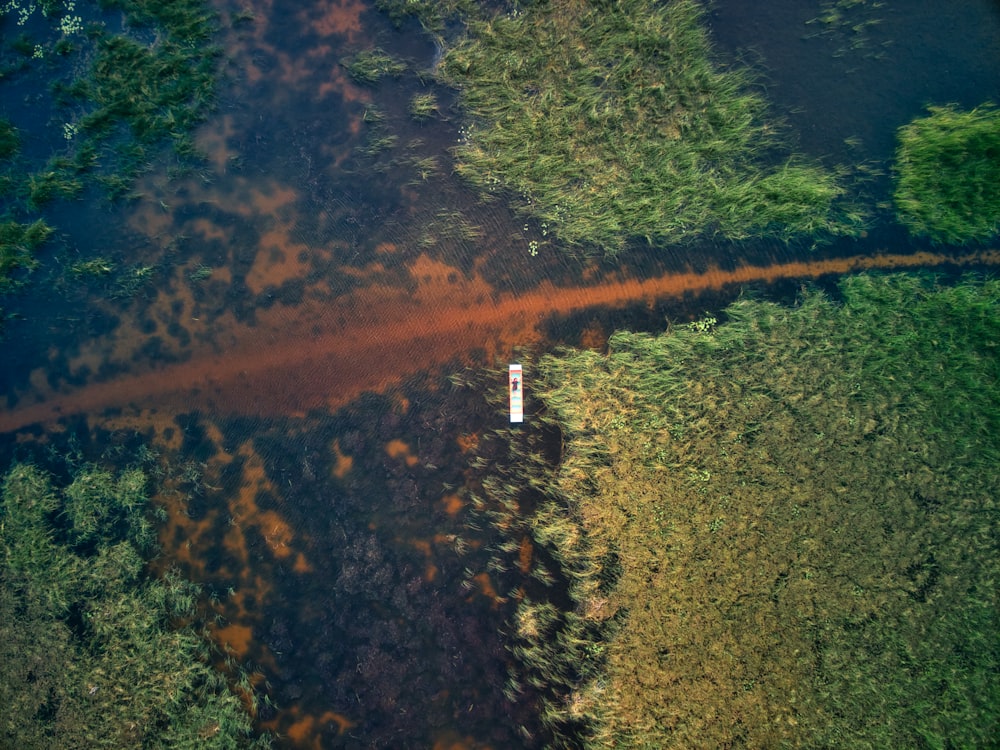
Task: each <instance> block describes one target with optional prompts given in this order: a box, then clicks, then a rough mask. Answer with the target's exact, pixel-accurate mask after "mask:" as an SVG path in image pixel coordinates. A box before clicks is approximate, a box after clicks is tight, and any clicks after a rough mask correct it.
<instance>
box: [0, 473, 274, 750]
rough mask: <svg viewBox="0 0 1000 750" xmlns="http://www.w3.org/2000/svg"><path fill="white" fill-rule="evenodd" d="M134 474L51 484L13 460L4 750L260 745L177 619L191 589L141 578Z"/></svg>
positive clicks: (148, 534)
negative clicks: (11, 749) (9, 749)
mask: <svg viewBox="0 0 1000 750" xmlns="http://www.w3.org/2000/svg"><path fill="white" fill-rule="evenodd" d="M149 510H150V508H149V504H148V501H147V499H146V477H145V475H144V474H143V472H142V471H141V470H138V469H132V470H128V471H125V472H122V473H121V474H118V475H114V474H112V473H110V472H107V471H104V470H101V469H98V468H96V467H84V468H82V469H80V470H78V471H77V472H76V474H75V475H74V476H73V478H72V481H71V482H70V483H69V484H67V485H66V486H57V485H56V484H55V483H54V482H53V481H52V479H51V478H50V477H49V476H48V475H46V474H45V473H44V472H42V471H41V470H39V469H37V468H35V467H33V466H29V465H17V466H14V467H13V468H12V469H11V470H10V471H9V472H8V473H7V474H6V476H5V477H4V478H3V484H2V495H0V550H2V555H0V700H2V701H3V703H4V705H5V706H6V708H7V710H6V711H5V713H4V719H3V721H2V722H0V738H2V744H3V745H4V746H9V747H29V748H34V747H94V748H98V747H107V748H121V747H150V748H178V747H207V748H238V747H266V746H268V742H267V740H266V739H265V740H254V738H253V736H252V734H251V723H250V717H249V716H248V715H247V713H246V711H245V710H244V708H243V704H242V702H241V700H240V698H239V697H238V696H237V695H235V694H234V693H233V692H232V691H231V690H230V689H229V687H228V686H227V683H226V679H225V677H224V675H222V674H221V673H219V672H217V671H216V670H215V669H214V668H213V666H212V662H213V659H216V658H218V655H217V654H215V653H213V651H212V650H211V648H210V646H209V641H208V639H207V637H206V636H205V635H203V634H201V633H199V632H197V631H196V630H195V629H194V627H193V626H192V625H180V626H178V625H177V623H178V622H181V623H188V622H191V618H192V617H193V615H194V612H195V608H194V607H195V601H196V598H197V595H198V589H197V587H195V586H194V585H193V584H191V583H189V582H187V581H185V580H183V579H181V578H180V577H179V576H178V575H176V574H174V573H169V574H167V575H166V576H165V577H164V578H163V579H162V580H161V579H151V578H149V577H148V576H147V575H146V574H145V573H144V565H145V560H146V558H147V557H148V556H149V555H150V554H151V553H152V552H153V551H154V548H155V543H156V532H155V529H154V527H153V526H152V524H151V523H150V521H149V520H148V515H149Z"/></svg>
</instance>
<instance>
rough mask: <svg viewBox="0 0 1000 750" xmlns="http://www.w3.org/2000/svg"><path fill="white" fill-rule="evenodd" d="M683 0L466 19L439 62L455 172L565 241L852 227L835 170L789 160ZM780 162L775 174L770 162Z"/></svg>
mask: <svg viewBox="0 0 1000 750" xmlns="http://www.w3.org/2000/svg"><path fill="white" fill-rule="evenodd" d="M702 12H703V11H702V9H701V6H700V5H699V4H698V3H696V2H693V1H692V0H678V1H676V2H670V3H657V2H652V1H651V0H620V1H619V2H612V3H594V4H590V3H585V2H582V0H555V1H554V2H549V3H539V4H535V5H532V6H530V7H528V8H526V9H524V10H523V11H522V12H519V13H518V14H512V15H497V16H496V17H494V18H492V19H490V20H488V21H483V22H471V23H470V33H469V36H468V38H467V39H466V40H465V41H463V42H461V43H459V44H457V45H456V46H454V47H452V48H451V49H449V50H448V51H447V53H446V55H445V57H444V60H443V63H442V65H441V68H440V72H441V75H442V77H443V79H444V81H445V82H446V83H449V84H450V85H452V86H454V87H455V88H457V89H458V90H459V92H460V101H461V104H462V106H463V107H464V109H465V111H466V112H467V113H468V117H469V126H468V127H467V129H466V130H465V136H464V139H463V141H462V142H461V143H460V144H459V146H458V147H457V148H456V149H455V158H456V171H457V172H458V173H459V174H461V175H462V176H463V177H465V178H466V179H468V180H469V181H470V182H471V183H472V184H474V185H476V186H478V187H479V188H480V189H482V190H485V191H496V190H498V189H499V190H503V191H505V192H507V193H508V194H511V195H513V196H515V197H516V198H517V199H518V200H519V202H520V204H521V206H522V208H523V209H524V210H525V211H527V212H528V213H530V214H532V215H533V216H535V217H537V218H538V219H539V220H540V221H543V222H547V223H548V224H549V225H550V226H552V227H553V229H554V231H555V233H556V234H557V235H558V236H559V237H560V238H561V239H562V240H563V241H564V242H567V243H570V244H571V245H577V246H584V247H587V246H589V247H599V248H603V250H604V251H605V252H609V253H614V252H616V251H618V250H620V249H621V248H622V247H623V246H624V244H625V243H626V241H627V240H629V239H634V238H639V239H642V238H644V239H646V240H647V241H648V242H650V243H654V244H662V243H675V242H682V241H685V240H689V239H692V238H694V237H697V236H701V235H706V234H709V235H711V234H718V235H722V236H724V237H727V238H729V239H733V240H744V239H748V238H752V237H760V236H773V237H780V238H782V239H785V240H791V239H793V238H797V237H814V236H817V235H820V236H822V235H826V236H829V235H836V234H853V233H855V232H857V231H859V230H860V228H861V226H862V217H861V215H860V213H859V212H857V211H856V210H852V211H850V212H847V211H845V210H843V209H844V199H845V196H846V190H845V188H844V186H843V180H842V175H838V174H835V173H833V172H830V171H828V170H825V169H823V168H821V167H820V166H819V165H817V164H812V163H809V162H806V161H805V160H803V159H801V158H797V157H792V156H788V155H784V156H782V155H781V154H782V151H783V150H782V148H781V144H780V142H779V140H778V138H777V137H776V135H775V127H774V125H773V124H772V123H770V122H769V121H768V112H767V105H766V103H765V101H764V100H763V99H762V98H761V97H760V96H758V95H756V94H754V93H751V91H750V84H751V79H750V77H749V75H748V74H747V73H746V72H743V71H739V70H733V69H723V68H722V67H720V66H719V65H717V64H716V63H715V62H714V61H713V54H712V50H711V48H710V45H709V41H708V37H707V35H706V33H705V31H704V29H703V28H702ZM775 163H777V166H768V165H769V164H772V165H773V164H775Z"/></svg>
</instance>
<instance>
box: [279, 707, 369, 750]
mask: <svg viewBox="0 0 1000 750" xmlns="http://www.w3.org/2000/svg"><path fill="white" fill-rule="evenodd" d="M331 724H332V725H333V726H335V727H336V728H337V734H338V736H339V735H342V734H343V733H344V732H346V731H347V730H348V729H350V728H351V727H354V726H357V722H356V721H352V720H351V719H349V718H348V717H347V716H345V715H344V714H342V713H339V712H337V711H324V712H323V713H322V714H320V715H318V716H314V715H313V714H307V713H304V712H303V711H302V710H301V708H299V707H298V706H292V707H290V708H288V709H285V710H283V711H282V712H281V715H280V716H279V717H278V718H277V719H274V720H273V721H269V722H264V723H263V724H262V725H261V726H262V728H263V729H266V730H268V731H272V732H280V733H281V734H283V735H285V736H286V737H287V738H288V739H289V740H291V741H292V743H293V744H294V745H295V746H296V747H302V748H309V747H311V748H321V747H323V741H322V732H323V729H324V728H325V727H327V726H330V725H331Z"/></svg>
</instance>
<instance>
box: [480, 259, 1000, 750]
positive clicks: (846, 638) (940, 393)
mask: <svg viewBox="0 0 1000 750" xmlns="http://www.w3.org/2000/svg"><path fill="white" fill-rule="evenodd" d="M841 290H842V294H843V301H842V302H841V303H834V302H833V301H831V300H830V299H828V298H826V297H824V296H823V295H822V294H819V293H807V294H805V295H804V296H803V297H802V298H801V299H800V300H799V302H798V304H797V306H796V307H794V308H788V307H783V306H779V305H774V304H770V303H763V302H755V301H750V300H742V301H740V302H737V303H735V304H734V305H732V306H731V307H729V308H728V309H727V310H726V312H725V316H726V320H725V322H722V323H720V324H713V323H711V322H709V321H700V322H698V323H696V324H692V325H684V326H676V327H674V328H673V329H672V330H671V331H669V332H667V333H665V334H662V335H659V336H651V335H645V334H629V333H619V334H616V335H615V336H613V337H612V339H611V342H610V344H609V352H608V354H607V355H601V354H597V353H594V352H581V351H566V352H564V353H562V354H560V355H558V356H548V357H545V358H544V359H543V360H542V361H541V362H540V363H539V364H538V367H537V368H536V371H537V373H538V374H537V376H536V378H535V382H536V383H537V386H536V391H535V392H536V393H537V394H538V397H539V398H540V399H542V401H544V403H545V405H546V407H547V409H548V413H549V415H550V417H549V418H550V419H551V420H552V421H553V422H554V423H555V424H557V425H558V426H559V428H560V429H561V430H562V434H563V441H562V450H561V463H560V465H559V467H558V468H557V470H556V471H555V473H553V471H552V470H547V469H546V468H545V464H544V462H542V461H541V460H540V458H538V457H537V456H536V455H534V454H533V453H532V452H530V451H529V452H528V453H527V454H524V455H519V456H518V462H517V463H518V465H520V466H524V467H529V469H528V476H526V477H523V478H522V479H521V480H520V481H513V480H511V479H509V478H508V479H505V480H504V479H497V478H494V479H491V480H490V481H487V482H484V490H485V494H486V500H485V501H484V502H485V507H491V508H493V509H494V510H493V511H492V512H493V513H494V517H495V519H496V520H497V525H498V526H499V527H501V528H505V529H507V533H508V534H512V536H513V538H514V539H515V540H516V539H517V538H518V535H519V534H521V533H524V532H525V531H530V533H531V534H532V536H533V539H534V540H535V544H536V545H537V546H541V547H543V548H545V549H546V550H547V551H548V553H549V554H551V555H552V556H553V557H554V558H555V559H557V560H558V561H559V562H560V571H559V575H560V576H562V577H563V578H564V579H565V580H567V581H568V582H569V585H570V593H571V596H572V599H573V601H574V604H575V606H574V608H573V609H572V610H571V611H568V612H565V611H564V612H562V613H561V618H559V619H557V624H552V618H551V617H549V616H548V615H545V616H544V617H543V616H542V614H543V613H544V610H541V609H539V608H540V607H542V606H543V605H544V604H545V601H546V598H545V595H544V593H539V592H533V593H529V595H527V596H525V598H524V600H523V602H522V611H520V612H519V615H518V620H517V622H516V623H515V625H517V629H516V630H515V636H516V637H515V640H514V649H515V655H516V656H517V657H518V659H519V660H520V661H521V663H522V665H524V666H523V668H522V670H521V673H520V674H519V675H518V676H517V678H516V679H517V680H518V681H520V682H525V681H530V680H535V681H536V682H538V683H540V684H542V685H547V686H549V687H550V689H552V690H553V696H554V697H553V699H552V700H551V701H550V703H549V705H548V708H547V711H546V717H547V720H548V721H549V722H550V724H551V725H552V726H553V727H555V728H556V730H557V732H562V733H564V734H565V732H567V731H569V730H571V729H574V728H576V729H579V728H581V727H583V728H585V729H586V730H587V731H586V735H587V738H588V739H587V742H586V747H589V748H604V747H657V748H673V747H677V748H688V747H726V746H744V747H802V746H804V747H839V748H867V747H927V746H954V747H987V746H990V745H991V743H992V741H993V738H994V737H996V736H997V734H998V732H1000V713H998V710H997V707H998V706H1000V679H998V677H997V675H998V674H1000V671H998V670H1000V635H998V632H1000V631H998V630H997V628H996V622H997V619H998V617H1000V600H998V598H997V593H996V591H997V589H996V586H995V581H996V580H997V576H998V575H1000V548H998V547H1000V545H998V541H997V537H996V535H995V533H993V529H994V528H995V526H996V522H997V514H998V513H1000V507H998V506H997V498H998V497H1000V472H998V470H997V467H998V466H1000V406H998V404H1000V358H998V357H997V341H1000V283H998V282H996V281H987V282H982V281H976V280H972V279H970V280H967V281H965V282H963V283H960V284H958V285H955V286H950V287H941V286H938V285H937V284H935V283H934V282H933V280H932V279H928V278H922V277H917V276H903V275H897V276H886V277H875V276H859V277H855V278H849V279H846V280H844V281H843V282H842V286H841ZM528 487H530V488H532V489H533V490H535V491H536V492H540V493H542V494H541V495H540V499H539V504H538V508H537V510H535V511H534V512H532V513H530V514H527V517H525V516H526V509H525V508H524V507H523V506H522V505H521V498H523V497H525V495H526V493H527V492H529V489H528ZM536 629H537V630H538V631H539V633H540V634H541V635H540V637H538V636H536V635H535V634H534V631H535V630H536ZM562 691H565V692H562Z"/></svg>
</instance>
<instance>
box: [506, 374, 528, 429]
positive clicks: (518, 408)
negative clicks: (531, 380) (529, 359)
mask: <svg viewBox="0 0 1000 750" xmlns="http://www.w3.org/2000/svg"><path fill="white" fill-rule="evenodd" d="M507 370H508V372H507V391H508V392H509V394H510V421H511V424H514V423H516V422H523V421H524V372H523V371H522V369H521V365H510V366H509V367H508V368H507Z"/></svg>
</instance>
